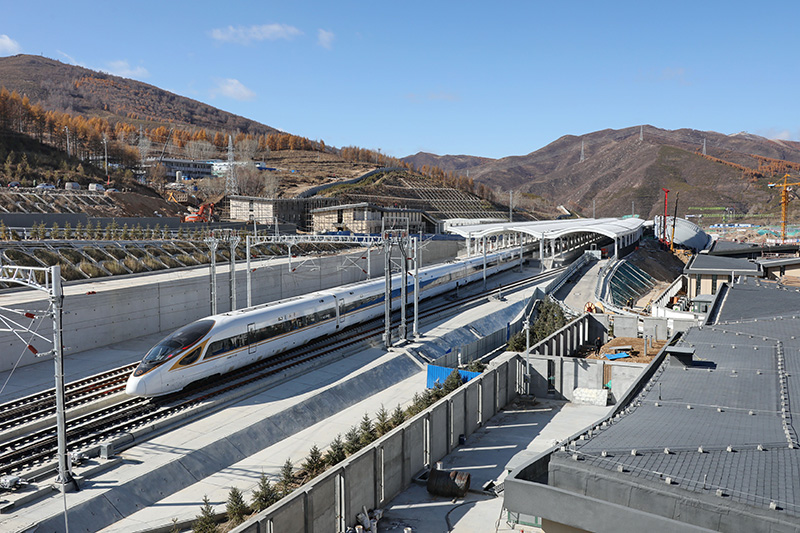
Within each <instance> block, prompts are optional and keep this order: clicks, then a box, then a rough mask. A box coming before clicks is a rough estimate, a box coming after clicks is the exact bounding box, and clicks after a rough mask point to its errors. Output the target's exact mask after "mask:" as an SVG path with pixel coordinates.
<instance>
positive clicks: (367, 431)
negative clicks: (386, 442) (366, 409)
mask: <svg viewBox="0 0 800 533" xmlns="http://www.w3.org/2000/svg"><path fill="white" fill-rule="evenodd" d="M358 440H359V441H360V443H361V447H362V448H363V447H364V446H366V445H367V444H369V443H370V442H372V441H374V440H375V428H374V427H372V420H370V418H369V415H368V414H367V413H364V416H363V417H362V418H361V425H360V426H359V428H358Z"/></svg>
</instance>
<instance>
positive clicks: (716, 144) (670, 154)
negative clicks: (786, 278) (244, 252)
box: [404, 125, 800, 218]
mask: <svg viewBox="0 0 800 533" xmlns="http://www.w3.org/2000/svg"><path fill="white" fill-rule="evenodd" d="M640 135H641V139H640ZM704 140H705V150H706V155H705V156H704V155H703V153H702V151H703V141H704ZM582 150H583V160H581V151H582ZM419 155H420V154H417V155H415V156H410V157H408V158H405V159H404V160H405V161H410V162H412V161H417V160H418V156H419ZM428 159H429V160H436V161H437V165H438V166H440V167H441V168H448V167H450V168H456V166H458V171H459V172H460V173H462V174H466V172H467V171H469V176H470V178H472V179H474V180H475V182H476V183H484V184H487V185H489V186H491V187H492V188H494V189H495V190H498V189H499V190H503V191H508V190H510V189H513V190H515V191H521V192H522V193H527V194H529V195H535V196H540V197H544V198H546V199H548V200H550V201H552V202H555V203H558V204H562V205H565V206H567V207H568V208H569V209H571V210H574V211H577V212H579V213H580V214H582V215H583V216H592V211H593V206H594V210H595V214H596V216H598V217H600V216H621V215H625V214H629V213H631V210H632V209H633V210H634V211H635V212H636V213H637V214H639V215H641V216H643V217H648V218H650V217H652V216H654V215H656V214H658V213H660V212H663V205H664V194H663V192H662V191H661V188H662V187H663V188H667V189H670V191H671V192H670V205H672V199H673V198H674V194H675V193H680V199H679V205H678V214H679V215H680V216H683V215H685V214H686V213H687V212H697V211H692V210H689V209H688V208H689V207H727V208H732V209H733V210H735V212H736V213H749V214H750V215H751V216H755V215H762V214H765V213H769V214H771V215H774V214H775V213H776V212H777V209H778V204H777V200H778V198H779V195H778V193H777V192H776V191H775V190H774V189H769V188H768V187H767V182H769V181H771V180H772V179H774V176H775V175H777V176H781V177H782V176H783V174H784V173H785V172H787V171H789V170H800V143H797V142H793V141H780V140H770V139H766V138H764V137H760V136H757V135H752V134H748V133H738V134H733V135H725V134H721V133H717V132H713V131H697V130H692V129H680V130H664V129H659V128H656V127H653V126H649V125H647V126H641V127H640V126H635V127H630V128H624V129H620V130H611V129H606V130H602V131H597V132H593V133H589V134H586V135H580V136H575V135H565V136H563V137H561V138H560V139H557V140H556V141H554V142H552V143H550V144H548V145H547V146H545V147H544V148H541V149H539V150H536V151H535V152H531V153H529V154H527V155H522V156H511V157H504V158H501V159H495V160H488V161H482V162H477V161H476V162H477V164H474V165H469V164H467V165H464V163H465V162H469V159H468V156H429V158H428ZM476 159H477V158H476ZM415 164H416V163H415ZM670 209H671V207H670Z"/></svg>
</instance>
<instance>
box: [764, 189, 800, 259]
mask: <svg viewBox="0 0 800 533" xmlns="http://www.w3.org/2000/svg"><path fill="white" fill-rule="evenodd" d="M790 177H791V176H789V174H786V175H785V176H784V177H783V183H768V184H767V187H773V188H774V187H780V188H781V243H784V242H786V210H787V208H788V206H789V201H790V198H789V193H790V192H791V191H792V187H797V186H800V182H799V183H789V178H790Z"/></svg>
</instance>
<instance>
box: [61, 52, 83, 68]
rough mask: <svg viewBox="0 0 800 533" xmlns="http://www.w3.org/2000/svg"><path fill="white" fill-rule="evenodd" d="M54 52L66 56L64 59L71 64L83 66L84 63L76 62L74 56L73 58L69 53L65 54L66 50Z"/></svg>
mask: <svg viewBox="0 0 800 533" xmlns="http://www.w3.org/2000/svg"><path fill="white" fill-rule="evenodd" d="M56 52H58V54H59V55H61V56H63V57H64V58H66V60H67V61H68V62H69V63H70V64H72V65H77V66H79V67H83V66H84V65H82V64H81V63H78V62H77V61H76V60H75V58H74V57H72V56H71V55H69V54H67V53H66V52H62V51H61V50H56Z"/></svg>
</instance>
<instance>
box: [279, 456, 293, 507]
mask: <svg viewBox="0 0 800 533" xmlns="http://www.w3.org/2000/svg"><path fill="white" fill-rule="evenodd" d="M278 487H279V490H280V495H281V497H283V496H286V495H287V494H289V493H290V492H292V489H293V488H294V465H293V464H292V460H291V459H290V458H287V459H286V462H285V463H283V466H282V467H281V480H280V481H279V482H278Z"/></svg>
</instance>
